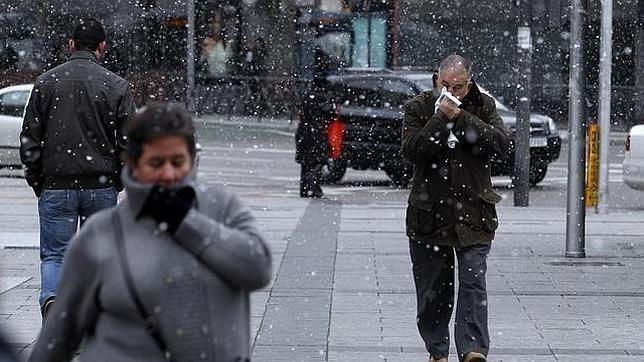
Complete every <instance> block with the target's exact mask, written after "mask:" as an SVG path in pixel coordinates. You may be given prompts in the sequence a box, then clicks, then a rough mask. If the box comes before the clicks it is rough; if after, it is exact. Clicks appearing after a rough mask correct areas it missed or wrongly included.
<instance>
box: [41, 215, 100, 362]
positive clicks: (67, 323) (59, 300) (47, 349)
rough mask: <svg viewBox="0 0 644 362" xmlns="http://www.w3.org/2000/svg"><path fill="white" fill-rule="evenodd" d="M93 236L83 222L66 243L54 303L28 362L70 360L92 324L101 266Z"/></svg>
mask: <svg viewBox="0 0 644 362" xmlns="http://www.w3.org/2000/svg"><path fill="white" fill-rule="evenodd" d="M88 223H91V220H89V221H88ZM96 236H97V235H96V234H95V232H94V228H93V227H91V225H85V226H84V227H83V228H81V230H80V232H79V233H78V234H77V236H76V237H75V238H74V239H73V240H72V241H71V242H70V247H69V248H68V249H67V251H66V253H65V262H64V263H63V268H62V274H61V278H60V282H59V289H58V294H57V295H56V302H55V303H54V304H53V306H52V309H51V311H50V312H49V314H48V317H47V319H46V320H45V323H44V324H43V327H42V330H41V331H40V335H39V336H38V339H37V340H36V343H35V345H34V348H33V351H32V352H31V355H30V357H29V361H32V362H36V361H38V362H40V361H43V362H47V361H52V362H54V361H71V360H72V358H73V356H74V353H75V352H76V350H77V349H78V347H79V345H80V342H81V340H82V338H83V336H84V335H85V334H86V333H87V332H88V331H90V330H91V328H92V327H93V326H94V325H95V324H96V318H97V315H98V306H97V302H96V300H97V298H98V293H99V287H100V280H101V268H100V262H99V259H98V258H97V257H96V256H95V255H96V253H94V251H93V248H92V246H91V245H90V244H92V243H91V242H90V241H91V239H93V238H95V237H96ZM79 271H82V272H79Z"/></svg>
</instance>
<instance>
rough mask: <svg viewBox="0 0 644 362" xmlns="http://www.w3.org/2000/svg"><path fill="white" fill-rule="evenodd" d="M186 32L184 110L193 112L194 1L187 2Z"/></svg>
mask: <svg viewBox="0 0 644 362" xmlns="http://www.w3.org/2000/svg"><path fill="white" fill-rule="evenodd" d="M187 12H188V14H187V15H188V29H187V30H188V31H187V35H186V45H187V47H186V50H187V53H188V54H187V55H186V56H187V61H186V85H187V86H186V108H187V109H188V111H189V112H194V111H195V98H194V95H195V0H188V9H187Z"/></svg>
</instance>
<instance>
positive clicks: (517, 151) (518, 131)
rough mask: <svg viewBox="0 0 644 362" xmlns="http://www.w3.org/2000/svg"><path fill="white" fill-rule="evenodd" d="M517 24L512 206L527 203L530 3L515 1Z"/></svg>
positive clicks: (528, 187)
mask: <svg viewBox="0 0 644 362" xmlns="http://www.w3.org/2000/svg"><path fill="white" fill-rule="evenodd" d="M517 5H519V20H520V26H519V29H518V34H517V35H518V36H517V38H518V44H517V45H518V50H519V70H520V74H519V87H518V92H517V96H518V98H519V99H518V101H519V102H518V109H517V120H516V128H515V135H514V180H513V184H514V206H528V205H529V203H530V86H531V84H530V82H531V78H532V75H531V73H532V72H531V68H532V36H531V34H530V3H529V2H528V1H517Z"/></svg>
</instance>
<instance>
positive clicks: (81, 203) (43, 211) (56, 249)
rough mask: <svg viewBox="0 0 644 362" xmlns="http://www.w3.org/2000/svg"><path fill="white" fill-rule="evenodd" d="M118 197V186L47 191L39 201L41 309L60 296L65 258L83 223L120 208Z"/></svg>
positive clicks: (44, 191)
mask: <svg viewBox="0 0 644 362" xmlns="http://www.w3.org/2000/svg"><path fill="white" fill-rule="evenodd" d="M116 197H117V192H116V189H115V188H114V187H108V188H102V189H86V190H71V189H67V190H43V192H42V194H41V195H40V197H39V198H38V215H39V216H40V276H41V282H40V284H41V288H40V298H39V302H40V305H41V306H42V305H43V304H44V303H45V301H46V300H47V298H49V297H53V296H56V289H57V287H58V279H59V275H60V268H61V265H62V263H63V255H64V254H65V250H66V249H67V244H68V243H69V241H70V240H71V238H72V237H73V236H74V234H75V233H76V230H77V228H78V225H79V222H80V225H81V226H82V225H83V222H84V221H85V220H86V219H87V218H88V217H90V216H91V215H92V214H93V213H95V212H97V211H100V210H103V209H106V208H109V207H112V206H114V205H116Z"/></svg>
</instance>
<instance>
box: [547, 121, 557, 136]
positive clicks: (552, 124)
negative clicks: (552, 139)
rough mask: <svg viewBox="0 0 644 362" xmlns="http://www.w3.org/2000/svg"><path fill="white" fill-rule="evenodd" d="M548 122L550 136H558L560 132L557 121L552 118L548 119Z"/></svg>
mask: <svg viewBox="0 0 644 362" xmlns="http://www.w3.org/2000/svg"><path fill="white" fill-rule="evenodd" d="M547 120H548V131H550V134H554V135H556V134H558V133H559V130H558V129H557V124H556V123H555V121H554V120H553V119H552V118H550V117H547Z"/></svg>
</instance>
